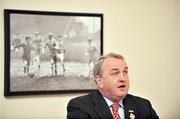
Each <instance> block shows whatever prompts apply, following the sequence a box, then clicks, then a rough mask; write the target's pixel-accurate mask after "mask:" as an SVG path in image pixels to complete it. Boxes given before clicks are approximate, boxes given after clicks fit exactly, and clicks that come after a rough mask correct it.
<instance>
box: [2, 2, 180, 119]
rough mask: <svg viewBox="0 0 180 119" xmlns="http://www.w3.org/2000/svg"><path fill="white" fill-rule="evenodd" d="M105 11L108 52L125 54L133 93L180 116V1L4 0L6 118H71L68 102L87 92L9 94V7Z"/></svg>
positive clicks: (163, 114) (165, 114)
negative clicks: (6, 11)
mask: <svg viewBox="0 0 180 119" xmlns="http://www.w3.org/2000/svg"><path fill="white" fill-rule="evenodd" d="M5 8H9V9H24V10H42V11H61V12H90V13H103V14H104V51H105V53H108V52H119V53H122V54H123V55H124V56H125V58H126V60H127V62H128V64H129V68H130V81H131V87H130V93H133V94H136V95H139V96H143V97H145V98H148V99H150V100H151V102H152V104H153V107H154V108H155V110H156V111H157V113H158V114H159V116H160V118H161V119H168V118H170V119H178V118H180V113H179V107H180V103H179V100H180V93H179V92H180V73H179V71H180V2H179V0H110V1H109V0H1V1H0V55H1V57H2V58H0V79H1V80H0V119H65V118H66V105H67V103H68V101H69V100H70V99H71V98H73V97H76V96H79V95H83V94H62V95H61V94H59V95H46V96H26V97H13V98H5V97H4V96H3V92H4V58H3V57H4V24H3V22H4V21H3V9H5Z"/></svg>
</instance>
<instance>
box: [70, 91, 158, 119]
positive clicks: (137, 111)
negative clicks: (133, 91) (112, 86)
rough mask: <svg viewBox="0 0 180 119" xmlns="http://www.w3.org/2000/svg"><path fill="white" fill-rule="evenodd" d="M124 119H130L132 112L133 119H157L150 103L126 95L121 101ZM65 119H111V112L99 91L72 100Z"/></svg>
mask: <svg viewBox="0 0 180 119" xmlns="http://www.w3.org/2000/svg"><path fill="white" fill-rule="evenodd" d="M123 105H124V109H125V119H130V117H129V116H130V112H129V110H133V111H134V112H133V114H134V115H135V119H159V117H158V116H157V114H156V112H155V111H154V109H153V108H152V106H151V103H150V102H149V101H148V100H146V99H143V98H140V97H136V96H133V95H130V94H128V95H127V96H126V97H125V98H124V99H123ZM67 119H113V117H112V114H111V111H110V109H109V107H108V105H107V103H106V101H105V100H104V98H103V96H102V95H101V93H100V92H99V91H97V90H96V91H93V92H91V93H89V94H88V95H85V96H81V97H77V98H74V99H72V100H70V101H69V103H68V106H67Z"/></svg>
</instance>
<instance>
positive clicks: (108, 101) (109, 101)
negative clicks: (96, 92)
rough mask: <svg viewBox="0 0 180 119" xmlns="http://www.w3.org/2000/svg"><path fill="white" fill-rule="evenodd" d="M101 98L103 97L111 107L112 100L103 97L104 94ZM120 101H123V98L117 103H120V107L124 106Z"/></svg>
mask: <svg viewBox="0 0 180 119" xmlns="http://www.w3.org/2000/svg"><path fill="white" fill-rule="evenodd" d="M103 98H104V99H105V101H106V103H107V104H108V106H109V107H111V106H112V104H113V102H112V101H111V100H109V99H107V98H106V97H104V96H103ZM122 102H123V100H121V101H120V102H119V105H120V106H121V107H122V108H124V105H123V103H122Z"/></svg>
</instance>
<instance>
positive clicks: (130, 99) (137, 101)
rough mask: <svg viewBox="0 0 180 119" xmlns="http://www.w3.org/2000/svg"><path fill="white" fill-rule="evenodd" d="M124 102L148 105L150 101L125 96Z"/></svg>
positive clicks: (133, 96) (138, 97) (128, 95)
mask: <svg viewBox="0 0 180 119" xmlns="http://www.w3.org/2000/svg"><path fill="white" fill-rule="evenodd" d="M124 100H125V101H127V102H133V103H135V104H140V105H141V104H144V103H150V101H149V100H148V99H146V98H144V97H140V96H136V95H132V94H127V96H126V97H125V98H124Z"/></svg>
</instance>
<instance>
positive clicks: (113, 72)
mask: <svg viewBox="0 0 180 119" xmlns="http://www.w3.org/2000/svg"><path fill="white" fill-rule="evenodd" d="M100 79H101V80H98V81H99V82H97V85H98V87H99V89H100V90H101V91H102V94H103V96H105V97H106V98H108V99H110V100H111V101H114V102H119V101H120V100H122V99H123V98H124V97H125V96H126V94H127V93H128V90H129V78H128V67H127V64H126V62H125V61H124V60H122V59H117V58H111V57H110V58H107V59H105V60H104V62H103V75H102V77H101V78H100ZM96 81H97V80H96Z"/></svg>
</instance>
